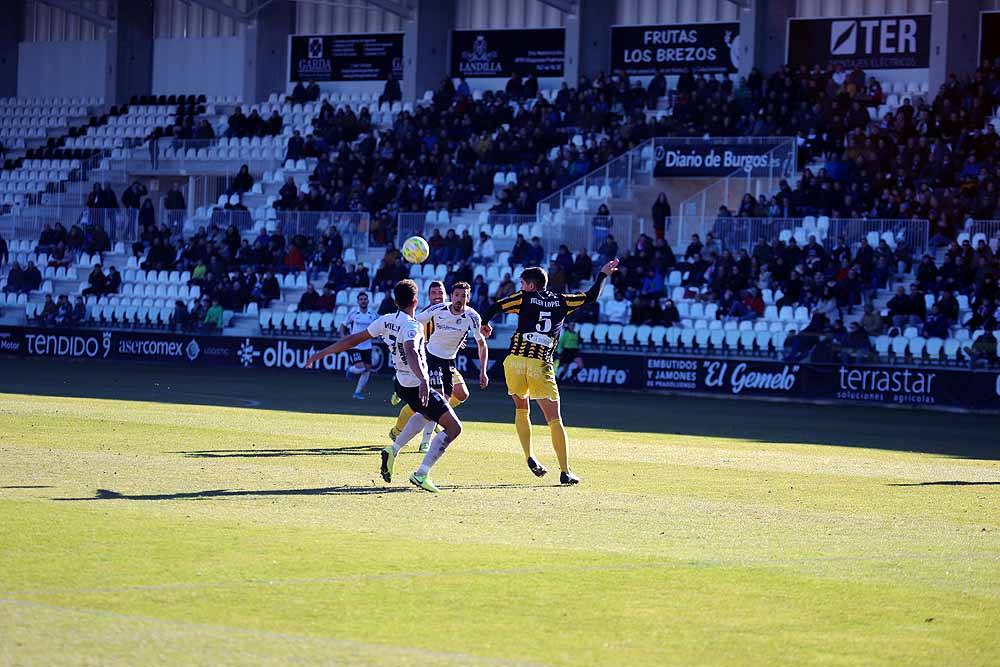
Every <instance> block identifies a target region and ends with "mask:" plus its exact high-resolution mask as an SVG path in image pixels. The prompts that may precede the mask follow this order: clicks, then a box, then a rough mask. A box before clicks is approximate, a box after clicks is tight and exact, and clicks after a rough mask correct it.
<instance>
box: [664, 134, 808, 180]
mask: <svg viewBox="0 0 1000 667" xmlns="http://www.w3.org/2000/svg"><path fill="white" fill-rule="evenodd" d="M786 141H787V140H786ZM782 143H783V141H782V140H778V141H775V142H774V143H773V144H771V143H767V142H763V143H759V144H742V143H739V142H737V141H735V140H734V141H733V142H731V143H727V142H725V141H712V142H708V141H706V142H705V143H699V144H685V145H670V144H660V145H658V146H657V147H656V151H655V153H654V160H655V163H654V166H653V176H655V177H656V178H680V177H701V176H718V177H723V176H729V175H730V174H732V173H734V172H737V171H748V170H749V171H750V173H751V175H756V176H766V175H770V174H778V173H779V172H780V171H781V170H783V169H785V167H786V166H787V165H785V164H784V158H782V157H781V156H779V155H777V154H774V155H772V154H771V153H772V152H773V151H774V149H775V148H777V147H778V146H780V145H781V144H782ZM788 159H790V154H789V158H788Z"/></svg>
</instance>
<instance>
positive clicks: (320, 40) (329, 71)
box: [288, 33, 403, 81]
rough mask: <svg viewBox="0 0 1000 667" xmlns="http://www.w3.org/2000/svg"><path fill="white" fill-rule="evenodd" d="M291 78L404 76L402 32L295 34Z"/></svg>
mask: <svg viewBox="0 0 1000 667" xmlns="http://www.w3.org/2000/svg"><path fill="white" fill-rule="evenodd" d="M290 52H291V58H290V61H291V62H290V71H289V73H288V78H289V80H291V81H383V80H385V79H388V78H389V75H390V74H393V75H395V77H396V78H397V79H398V78H400V77H401V76H402V75H403V33H371V34H364V35H292V37H291V49H290Z"/></svg>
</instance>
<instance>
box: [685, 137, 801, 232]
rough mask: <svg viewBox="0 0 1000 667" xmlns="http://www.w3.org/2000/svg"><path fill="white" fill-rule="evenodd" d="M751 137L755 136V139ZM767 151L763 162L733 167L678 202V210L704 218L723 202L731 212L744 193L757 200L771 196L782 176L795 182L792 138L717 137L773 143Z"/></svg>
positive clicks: (795, 155)
mask: <svg viewBox="0 0 1000 667" xmlns="http://www.w3.org/2000/svg"><path fill="white" fill-rule="evenodd" d="M752 140H756V143H755V142H754V141H752ZM775 142H778V144H777V145H775V146H774V147H773V148H772V149H771V150H769V151H768V152H767V154H766V155H767V159H766V160H765V163H766V164H765V166H762V167H750V168H745V169H737V170H734V171H733V172H732V173H731V174H729V175H728V176H725V177H723V178H720V179H719V180H718V181H716V182H715V183H713V184H711V185H710V186H708V187H707V188H705V189H704V190H702V191H701V192H698V193H697V194H695V195H694V196H692V197H689V198H688V199H686V200H684V201H683V202H681V205H680V208H679V209H678V211H679V213H680V214H681V216H683V217H689V216H690V217H695V218H705V217H710V216H714V215H716V214H718V212H719V208H720V207H721V206H725V207H726V208H727V209H729V210H730V211H731V212H733V213H736V212H738V211H739V208H740V203H741V201H742V199H743V196H744V195H747V194H749V195H750V196H752V197H753V198H754V200H756V199H757V198H758V197H760V195H764V196H766V197H768V198H769V199H770V197H771V196H773V195H774V194H775V193H777V192H778V189H779V187H780V185H781V181H782V180H786V181H788V182H789V184H790V185H792V187H794V186H795V183H796V180H797V179H796V177H795V176H796V173H797V172H796V169H797V167H796V160H797V159H798V145H797V144H796V142H795V140H794V139H788V138H785V137H780V138H775V137H737V138H732V139H728V140H723V139H719V140H717V141H716V143H718V144H720V145H721V144H723V143H725V144H727V145H741V146H742V145H773V144H774V143H775Z"/></svg>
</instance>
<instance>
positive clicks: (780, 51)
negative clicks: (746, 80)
mask: <svg viewBox="0 0 1000 667" xmlns="http://www.w3.org/2000/svg"><path fill="white" fill-rule="evenodd" d="M795 4H796V0H753V1H752V3H751V4H750V6H749V7H747V8H743V9H740V48H741V50H742V53H741V59H740V72H739V75H740V76H741V77H745V76H748V75H749V74H750V70H752V69H753V68H754V67H756V68H758V69H759V70H760V71H761V72H763V73H764V74H765V76H766V75H768V74H770V73H772V72H774V71H775V70H777V69H778V68H779V67H781V66H782V65H784V64H785V48H786V46H787V44H788V19H790V18H792V17H794V16H795Z"/></svg>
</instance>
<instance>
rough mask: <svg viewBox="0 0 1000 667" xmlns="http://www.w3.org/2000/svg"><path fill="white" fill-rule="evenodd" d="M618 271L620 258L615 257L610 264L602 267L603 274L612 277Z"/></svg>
mask: <svg viewBox="0 0 1000 667" xmlns="http://www.w3.org/2000/svg"><path fill="white" fill-rule="evenodd" d="M617 270H618V258H617V257H615V258H614V259H612V260H611V261H610V262H608V263H607V264H605V265H604V266H602V267H601V273H603V274H604V275H606V276H608V277H609V278H610V277H611V274H612V273H614V272H615V271H617Z"/></svg>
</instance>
